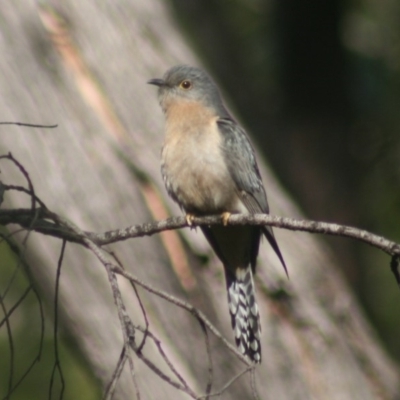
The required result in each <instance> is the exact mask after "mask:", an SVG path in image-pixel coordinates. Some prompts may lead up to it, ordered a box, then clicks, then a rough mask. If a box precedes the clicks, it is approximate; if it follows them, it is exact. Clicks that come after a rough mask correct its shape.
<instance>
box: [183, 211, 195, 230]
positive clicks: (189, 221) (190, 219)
mask: <svg viewBox="0 0 400 400" xmlns="http://www.w3.org/2000/svg"><path fill="white" fill-rule="evenodd" d="M194 218H195V215H194V214H189V213H187V214H186V215H185V219H186V222H187V224H188V225H189V226H190V227H192V225H193V220H194Z"/></svg>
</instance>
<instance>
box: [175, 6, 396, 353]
mask: <svg viewBox="0 0 400 400" xmlns="http://www.w3.org/2000/svg"><path fill="white" fill-rule="evenodd" d="M173 5H174V10H175V15H176V18H177V19H178V20H179V21H180V23H181V25H182V28H183V29H185V31H186V32H187V34H188V36H189V37H190V40H191V42H192V43H193V46H194V47H195V48H196V49H197V51H198V53H200V54H201V56H202V59H203V61H204V63H205V65H206V66H207V67H208V69H209V70H210V71H211V72H212V73H213V74H214V75H215V76H216V77H217V79H218V81H219V82H221V83H223V85H224V90H225V92H227V93H229V96H230V99H232V101H233V104H231V107H232V108H233V109H234V112H235V113H236V115H238V116H239V117H240V118H241V122H242V123H243V124H244V125H245V126H247V127H248V128H249V129H250V131H251V132H252V134H253V135H254V136H255V137H256V141H257V145H258V146H259V148H260V149H262V150H263V151H264V154H265V156H266V159H267V160H268V162H269V163H270V165H271V166H272V169H273V170H274V171H275V173H276V175H277V176H278V178H279V179H280V180H281V182H282V184H283V186H284V187H285V188H286V189H287V190H288V191H289V192H290V194H291V197H292V198H294V199H296V202H297V203H298V204H299V205H300V207H302V209H303V211H304V213H305V215H306V216H307V217H308V218H309V219H313V220H321V221H329V222H337V223H340V224H345V225H354V226H357V227H359V228H362V229H367V230H370V231H372V232H375V233H376V234H379V235H383V236H385V237H387V238H389V239H392V240H394V241H399V240H400V224H399V222H400V164H399V156H400V154H399V151H400V148H399V144H400V141H399V137H400V136H399V126H400V2H398V1H396V0H384V1H380V0H358V1H345V0H327V1H319V0H306V1H301V2H300V1H297V0H285V1H268V0H252V1H247V0H225V1H220V0H207V1H201V2H200V1H195V0H173ZM324 239H325V240H326V241H328V242H329V244H330V245H331V246H332V247H333V248H334V250H335V254H336V256H337V257H338V259H339V260H340V265H341V268H342V271H343V273H344V274H345V276H346V277H347V279H348V281H349V282H350V284H351V287H352V288H353V289H354V292H355V293H356V294H357V296H358V297H359V298H360V300H361V302H362V304H363V305H364V307H365V311H366V313H367V314H368V317H369V318H370V320H371V321H372V324H373V326H375V327H376V329H377V331H378V332H379V335H380V337H381V339H382V341H383V343H384V345H385V346H386V348H387V349H388V351H389V352H390V354H392V356H393V357H395V358H397V359H398V360H400V340H399V338H400V312H399V310H400V308H399V300H400V293H399V288H398V287H397V286H396V283H395V281H394V279H393V276H392V274H391V273H390V268H389V263H390V260H389V258H388V257H386V256H385V255H382V254H381V253H379V252H377V251H375V250H373V249H370V248H368V247H367V246H365V245H360V244H358V243H356V242H355V241H351V240H344V239H337V238H334V239H331V238H328V237H326V236H325V237H324ZM327 279H329V277H328V276H327Z"/></svg>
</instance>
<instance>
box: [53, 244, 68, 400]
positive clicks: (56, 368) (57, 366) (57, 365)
mask: <svg viewBox="0 0 400 400" xmlns="http://www.w3.org/2000/svg"><path fill="white" fill-rule="evenodd" d="M66 244H67V242H66V241H65V240H63V242H62V245H61V251H60V257H59V258H58V263H57V273H56V285H55V293H54V334H53V338H54V354H55V362H54V366H53V370H52V372H51V378H50V386H49V400H51V392H52V389H53V382H54V376H55V373H56V371H58V373H59V375H60V379H61V392H60V399H62V398H63V394H64V389H65V382H64V375H63V372H62V368H61V363H60V354H59V348H58V300H59V292H60V277H61V266H62V262H63V259H64V253H65V247H66Z"/></svg>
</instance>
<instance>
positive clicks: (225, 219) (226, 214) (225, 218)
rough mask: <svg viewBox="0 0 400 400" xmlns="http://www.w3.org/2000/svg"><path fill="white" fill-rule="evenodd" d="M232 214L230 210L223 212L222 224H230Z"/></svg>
mask: <svg viewBox="0 0 400 400" xmlns="http://www.w3.org/2000/svg"><path fill="white" fill-rule="evenodd" d="M230 216H231V213H230V212H228V211H225V212H223V213H222V214H221V218H222V224H223V225H224V226H227V225H228V221H229V218H230Z"/></svg>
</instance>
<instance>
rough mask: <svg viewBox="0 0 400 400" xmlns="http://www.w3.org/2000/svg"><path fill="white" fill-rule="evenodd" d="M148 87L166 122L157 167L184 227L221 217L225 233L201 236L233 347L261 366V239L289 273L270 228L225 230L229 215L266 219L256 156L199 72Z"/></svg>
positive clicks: (175, 74)
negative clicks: (220, 285) (220, 288)
mask: <svg viewBox="0 0 400 400" xmlns="http://www.w3.org/2000/svg"><path fill="white" fill-rule="evenodd" d="M148 83H149V84H152V85H156V86H158V99H159V102H160V105H161V108H162V110H163V111H164V114H165V129H166V133H165V142H164V146H163V149H162V164H161V172H162V176H163V179H164V182H165V186H166V188H167V191H168V193H169V195H170V196H171V197H172V198H173V200H175V201H176V202H177V203H178V204H179V206H180V207H181V208H183V210H184V211H185V212H186V219H187V221H188V223H189V224H191V222H192V218H193V216H204V215H213V214H221V216H222V219H223V225H213V226H202V227H201V229H202V231H203V233H204V235H205V236H206V238H207V240H208V242H209V243H210V244H211V246H212V248H213V249H214V251H215V253H216V254H217V255H218V257H219V259H220V260H221V261H222V263H223V265H224V269H225V277H226V285H227V291H228V304H229V311H230V314H231V321H232V328H233V331H234V335H235V339H236V345H237V346H238V348H239V350H240V351H241V352H242V353H243V354H244V355H246V356H248V357H249V358H250V360H252V361H253V362H255V363H260V362H261V346H260V333H261V326H260V316H259V311H258V306H257V302H256V298H255V289H254V282H253V274H254V273H255V268H256V259H257V255H258V249H259V244H260V238H261V235H262V233H263V234H264V235H265V236H266V238H267V239H268V241H269V243H270V245H271V246H272V248H273V249H274V251H275V253H276V254H277V256H278V257H279V259H280V261H281V263H282V265H283V267H284V269H285V271H286V273H287V270H286V265H285V262H284V260H283V257H282V254H281V252H280V250H279V247H278V244H277V242H276V240H275V237H274V234H273V232H272V229H271V228H270V227H267V226H265V227H259V226H229V225H227V222H228V220H229V216H230V214H232V213H251V214H256V213H268V212H269V207H268V202H267V197H266V194H265V190H264V186H263V183H262V180H261V176H260V172H259V170H258V167H257V162H256V158H255V154H254V150H253V148H252V146H251V144H250V142H249V139H248V138H247V135H246V133H245V131H244V130H243V128H241V127H240V125H239V124H238V123H237V122H236V121H235V120H234V119H233V118H232V116H231V115H230V114H229V112H228V111H227V109H226V108H225V106H224V104H223V101H222V98H221V95H220V93H219V90H218V88H217V86H216V84H215V83H214V82H213V81H212V79H211V78H210V77H209V76H208V75H207V74H206V73H205V72H204V71H203V70H201V69H199V68H195V67H191V66H187V65H178V66H175V67H173V68H171V69H169V70H168V71H167V72H166V73H165V75H164V77H163V78H162V79H151V80H150V81H148Z"/></svg>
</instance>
